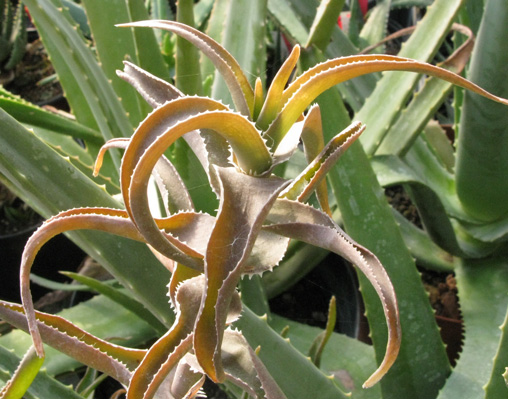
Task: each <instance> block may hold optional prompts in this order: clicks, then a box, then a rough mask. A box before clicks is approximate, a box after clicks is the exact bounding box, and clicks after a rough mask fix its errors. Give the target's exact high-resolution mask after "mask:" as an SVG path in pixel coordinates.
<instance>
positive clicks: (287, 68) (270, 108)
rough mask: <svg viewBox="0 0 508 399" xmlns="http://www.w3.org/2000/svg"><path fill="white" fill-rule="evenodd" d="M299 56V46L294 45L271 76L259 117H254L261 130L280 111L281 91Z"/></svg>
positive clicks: (265, 127) (264, 128) (266, 126)
mask: <svg viewBox="0 0 508 399" xmlns="http://www.w3.org/2000/svg"><path fill="white" fill-rule="evenodd" d="M299 57H300V46H298V45H296V46H294V47H293V49H292V50H291V54H289V57H288V58H287V59H286V61H284V63H283V64H282V66H281V67H280V69H279V70H278V71H277V74H276V75H275V77H274V78H273V81H272V83H271V84H270V88H269V89H268V92H267V93H266V99H265V102H264V104H263V108H262V109H261V113H260V114H259V117H258V118H257V119H255V121H256V126H258V127H259V128H260V129H261V130H266V129H267V128H268V126H270V123H271V122H272V121H273V120H274V119H275V117H276V116H277V114H278V113H279V112H280V110H281V108H282V106H283V105H284V103H282V93H283V92H284V89H285V88H286V84H287V83H288V81H289V78H290V77H291V74H292V73H293V70H294V69H295V66H296V63H297V62H298V58H299Z"/></svg>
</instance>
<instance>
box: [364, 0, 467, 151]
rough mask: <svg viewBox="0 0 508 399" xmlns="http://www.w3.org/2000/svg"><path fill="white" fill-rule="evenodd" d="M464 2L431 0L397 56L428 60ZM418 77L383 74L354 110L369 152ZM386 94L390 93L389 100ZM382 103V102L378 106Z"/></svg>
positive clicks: (373, 149)
mask: <svg viewBox="0 0 508 399" xmlns="http://www.w3.org/2000/svg"><path fill="white" fill-rule="evenodd" d="M392 2H393V0H392ZM463 3H464V2H463V1H462V0H434V1H433V2H432V5H431V6H430V7H427V8H426V12H425V16H424V17H423V18H422V20H421V21H419V23H418V24H417V28H416V29H415V32H414V33H413V34H412V35H411V37H410V38H409V39H408V40H406V41H405V42H404V43H403V45H402V48H401V50H400V52H399V55H400V56H401V57H407V58H412V59H417V60H419V61H426V62H430V61H431V60H432V57H433V56H434V55H435V54H436V52H437V51H438V50H439V48H440V46H441V45H442V43H443V41H444V40H445V38H446V36H447V35H448V33H449V28H450V26H451V25H452V23H453V20H454V19H455V16H456V15H457V13H458V11H459V9H460V7H461V5H462V4H463ZM429 32H431V34H429ZM419 78H420V77H419V76H417V75H414V74H408V73H405V74H404V73H384V74H383V76H382V77H381V79H380V80H379V82H378V84H377V85H376V88H375V89H374V90H373V91H372V93H371V95H370V96H369V97H368V99H365V101H364V103H363V104H362V107H361V108H360V109H359V110H357V111H356V114H355V119H358V120H361V121H362V122H363V123H365V124H366V125H367V129H366V131H365V133H364V134H363V135H362V138H361V139H360V141H361V143H362V145H363V147H364V149H365V151H366V153H367V154H368V155H371V154H373V153H374V152H375V150H376V148H377V146H378V145H379V144H380V143H381V142H382V140H383V137H384V136H385V135H386V133H387V132H388V130H389V128H390V126H391V124H392V123H393V122H394V121H395V118H396V117H397V115H399V113H400V110H401V109H402V108H403V107H404V106H405V105H406V103H407V100H408V99H409V98H410V97H411V95H412V94H413V92H414V87H415V86H416V84H417V83H418V81H419ZM452 83H454V82H452ZM387 93H390V101H388V102H387V101H386V95H387ZM383 103H385V105H384V106H383V107H379V104H383Z"/></svg>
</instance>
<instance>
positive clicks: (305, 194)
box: [280, 122, 365, 202]
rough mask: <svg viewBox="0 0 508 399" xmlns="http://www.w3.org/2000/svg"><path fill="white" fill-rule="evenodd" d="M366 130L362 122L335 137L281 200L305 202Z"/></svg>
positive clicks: (284, 193) (285, 190) (355, 123)
mask: <svg viewBox="0 0 508 399" xmlns="http://www.w3.org/2000/svg"><path fill="white" fill-rule="evenodd" d="M364 130H365V125H363V124H362V123H361V122H354V123H352V124H351V125H350V126H349V127H348V128H347V129H344V130H343V131H342V132H340V133H339V134H338V135H337V136H335V137H334V138H333V139H332V140H330V142H329V143H328V144H327V145H326V147H325V148H324V149H323V150H322V151H321V153H320V154H319V155H318V156H316V157H315V158H314V160H313V161H312V162H311V163H310V164H309V166H307V167H306V168H305V169H304V170H303V172H302V173H301V174H300V175H299V176H298V177H296V178H295V179H294V181H293V182H292V183H291V184H290V185H289V186H288V187H287V188H286V189H284V191H283V192H282V193H281V195H280V197H281V198H288V199H291V200H298V201H300V202H305V201H306V200H307V199H308V198H309V197H310V195H311V194H312V192H314V190H316V189H317V188H318V187H319V185H320V183H321V182H323V181H324V180H323V179H324V178H325V176H326V174H327V173H328V171H329V170H330V169H331V168H332V167H333V165H334V164H335V162H337V160H338V158H339V157H340V156H341V155H342V154H343V153H344V151H346V150H347V149H348V148H349V146H350V145H351V144H353V142H354V141H355V140H356V139H357V138H358V137H360V134H362V132H363V131H364Z"/></svg>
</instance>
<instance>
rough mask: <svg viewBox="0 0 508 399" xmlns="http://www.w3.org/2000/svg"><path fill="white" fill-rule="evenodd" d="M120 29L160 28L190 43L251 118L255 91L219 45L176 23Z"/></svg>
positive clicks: (141, 23)
mask: <svg viewBox="0 0 508 399" xmlns="http://www.w3.org/2000/svg"><path fill="white" fill-rule="evenodd" d="M117 26H120V27H147V28H159V29H164V30H167V31H170V32H173V33H175V34H177V35H179V36H181V37H183V38H184V39H186V40H188V41H190V42H191V43H192V44H194V45H195V46H196V47H197V48H199V49H200V50H201V51H202V52H203V53H204V54H205V55H206V56H207V57H208V58H210V60H211V61H212V62H213V63H214V65H215V67H216V68H217V70H218V71H219V72H220V73H221V75H222V76H223V77H224V80H225V82H226V84H227V85H228V87H229V90H230V92H231V96H232V98H233V102H234V104H235V106H236V107H237V109H238V111H239V112H240V113H242V114H243V115H245V116H247V117H250V116H251V115H252V110H253V107H254V91H253V90H252V87H251V85H250V83H249V81H248V79H247V78H246V76H245V75H244V73H243V71H242V69H241V68H240V65H238V62H237V61H236V60H235V59H234V58H233V56H232V55H231V54H229V53H228V52H227V50H226V49H224V48H223V47H222V46H221V45H220V44H219V43H217V42H216V41H215V40H213V39H212V38H210V37H208V36H207V35H205V34H204V33H202V32H200V31H198V30H197V29H194V28H191V27H189V26H187V25H184V24H180V23H178V22H174V21H161V20H154V21H138V22H132V23H128V24H121V25H117Z"/></svg>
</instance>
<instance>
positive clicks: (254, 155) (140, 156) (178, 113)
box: [121, 97, 272, 267]
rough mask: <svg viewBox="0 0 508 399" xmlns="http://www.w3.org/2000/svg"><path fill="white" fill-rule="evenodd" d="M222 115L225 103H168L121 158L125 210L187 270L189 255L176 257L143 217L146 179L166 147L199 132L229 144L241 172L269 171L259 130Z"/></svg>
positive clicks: (235, 117)
mask: <svg viewBox="0 0 508 399" xmlns="http://www.w3.org/2000/svg"><path fill="white" fill-rule="evenodd" d="M204 111H207V112H204ZM225 111H226V107H225V106H224V105H222V104H220V103H218V102H216V101H214V100H211V99H205V98H198V97H196V98H191V97H189V98H181V99H177V100H174V101H172V102H169V103H167V104H165V105H163V106H162V107H160V108H157V109H156V110H155V111H154V112H153V113H152V114H150V116H149V117H148V118H147V119H146V120H145V121H144V122H143V123H142V124H141V125H140V127H139V128H138V130H137V131H136V133H135V134H134V136H133V137H132V139H131V143H130V145H129V147H128V149H127V150H126V152H125V154H124V157H123V162H122V176H121V179H122V187H123V191H122V192H123V195H124V200H125V204H126V208H127V211H128V212H129V214H130V215H131V217H132V219H133V220H134V222H135V223H136V225H137V227H138V229H139V230H140V231H141V232H142V234H143V235H144V236H145V237H146V238H147V240H148V242H149V243H150V245H152V246H153V247H154V248H155V249H156V250H157V251H159V252H161V253H162V254H165V255H166V254H167V256H168V257H170V258H172V259H174V260H177V261H179V262H181V263H184V264H186V265H188V266H191V267H199V265H197V264H196V262H195V261H193V260H192V259H190V258H189V257H188V256H187V257H182V256H180V257H179V258H175V257H174V250H173V248H172V245H170V244H169V243H168V240H167V239H166V237H164V236H163V234H162V233H161V232H160V231H159V229H158V228H157V226H156V224H155V222H154V221H153V219H152V218H151V217H147V216H148V215H150V208H149V204H148V198H147V194H146V190H147V187H148V180H149V176H150V174H151V172H152V170H153V168H154V166H155V163H156V161H157V160H158V159H159V158H160V157H161V156H162V154H163V152H164V151H165V149H166V148H167V147H169V146H170V145H171V144H172V143H173V142H174V141H175V140H176V139H177V138H179V137H181V136H182V135H184V134H185V133H187V132H189V131H193V130H196V129H203V128H205V129H208V128H210V129H213V130H215V131H216V132H217V133H218V134H220V135H222V136H223V137H224V138H226V139H227V140H228V141H229V142H230V143H231V146H232V148H233V151H234V154H235V155H236V157H237V159H238V163H239V165H240V167H242V168H243V169H244V170H246V171H249V172H251V173H262V172H263V171H265V170H267V169H268V168H269V166H270V165H271V162H272V161H271V155H270V153H269V152H268V149H267V148H266V146H265V144H264V142H263V140H262V139H261V137H260V134H259V132H258V131H257V130H256V128H255V127H254V125H253V124H252V123H251V122H249V121H248V120H247V119H246V118H245V117H243V116H242V115H240V114H236V113H232V112H225ZM181 118H182V119H183V120H180V119H181ZM168 124H169V126H168ZM127 187H128V189H127Z"/></svg>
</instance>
